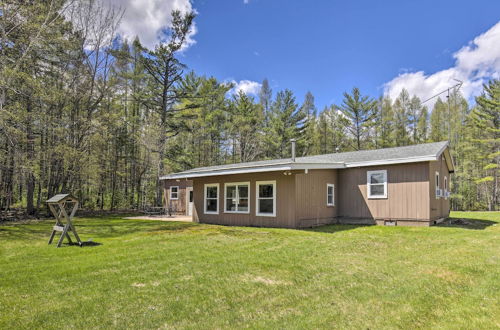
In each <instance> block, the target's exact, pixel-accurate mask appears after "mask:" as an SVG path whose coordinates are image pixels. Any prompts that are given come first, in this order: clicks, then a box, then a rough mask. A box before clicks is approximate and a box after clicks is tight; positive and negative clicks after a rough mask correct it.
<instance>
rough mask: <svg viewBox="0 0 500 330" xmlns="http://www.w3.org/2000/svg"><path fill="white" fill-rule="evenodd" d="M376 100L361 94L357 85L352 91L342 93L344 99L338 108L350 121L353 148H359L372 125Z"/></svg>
mask: <svg viewBox="0 0 500 330" xmlns="http://www.w3.org/2000/svg"><path fill="white" fill-rule="evenodd" d="M376 104H377V102H376V100H374V99H372V98H370V97H369V96H363V95H362V94H361V92H360V91H359V89H358V88H357V87H354V88H353V89H352V93H351V94H349V93H347V92H345V93H344V100H343V102H342V105H341V106H340V110H341V111H342V112H343V113H344V115H345V116H346V117H347V118H348V119H349V120H350V121H351V125H350V126H349V131H350V133H351V134H352V135H353V137H354V148H355V149H356V150H361V149H362V145H363V142H365V141H364V139H365V137H366V136H367V135H368V132H369V130H370V128H371V127H372V126H373V119H374V116H375V108H376Z"/></svg>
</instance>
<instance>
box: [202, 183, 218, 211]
mask: <svg viewBox="0 0 500 330" xmlns="http://www.w3.org/2000/svg"><path fill="white" fill-rule="evenodd" d="M204 209H205V214H219V184H218V183H212V184H206V185H205V198H204Z"/></svg>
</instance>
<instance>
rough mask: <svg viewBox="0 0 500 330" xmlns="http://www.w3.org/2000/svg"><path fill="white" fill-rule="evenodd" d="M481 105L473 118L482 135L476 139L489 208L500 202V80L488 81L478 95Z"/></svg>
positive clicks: (475, 110)
mask: <svg viewBox="0 0 500 330" xmlns="http://www.w3.org/2000/svg"><path fill="white" fill-rule="evenodd" d="M476 102H477V107H476V108H475V109H474V110H473V111H472V113H471V120H472V123H474V125H475V127H477V128H478V129H479V132H480V135H479V136H477V138H475V139H473V142H474V143H475V144H476V145H477V147H478V150H480V158H479V159H478V161H480V162H481V164H482V165H483V170H484V173H483V175H482V177H481V178H478V179H477V180H476V183H477V184H480V185H482V186H484V188H485V189H484V192H485V195H486V198H487V201H488V210H490V211H493V210H495V209H496V208H497V207H498V205H499V202H500V201H499V197H498V195H499V183H500V180H499V179H500V80H492V81H490V82H489V83H488V84H487V85H484V92H483V94H482V95H481V96H479V97H477V98H476Z"/></svg>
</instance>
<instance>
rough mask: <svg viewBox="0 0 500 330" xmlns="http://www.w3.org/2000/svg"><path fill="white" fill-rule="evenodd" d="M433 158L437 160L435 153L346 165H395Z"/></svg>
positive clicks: (347, 164)
mask: <svg viewBox="0 0 500 330" xmlns="http://www.w3.org/2000/svg"><path fill="white" fill-rule="evenodd" d="M434 160H437V156H436V155H427V156H419V157H407V158H394V159H382V160H371V161H366V162H353V163H346V167H347V168H349V167H366V166H377V165H395V164H406V163H419V162H429V161H434Z"/></svg>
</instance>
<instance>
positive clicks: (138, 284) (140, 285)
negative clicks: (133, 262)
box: [132, 283, 146, 288]
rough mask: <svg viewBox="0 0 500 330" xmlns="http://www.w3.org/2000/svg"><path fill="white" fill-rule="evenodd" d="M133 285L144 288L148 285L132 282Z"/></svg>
mask: <svg viewBox="0 0 500 330" xmlns="http://www.w3.org/2000/svg"><path fill="white" fill-rule="evenodd" d="M132 286H133V287H135V288H143V287H145V286H146V284H144V283H132Z"/></svg>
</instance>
